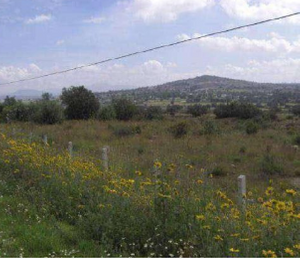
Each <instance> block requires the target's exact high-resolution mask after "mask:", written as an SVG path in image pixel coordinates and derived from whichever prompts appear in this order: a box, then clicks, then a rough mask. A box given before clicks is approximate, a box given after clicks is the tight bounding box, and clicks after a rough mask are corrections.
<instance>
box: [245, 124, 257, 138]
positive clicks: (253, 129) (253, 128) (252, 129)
mask: <svg viewBox="0 0 300 259" xmlns="http://www.w3.org/2000/svg"><path fill="white" fill-rule="evenodd" d="M258 129H259V126H258V124H257V123H255V122H254V121H249V122H248V123H247V124H246V133H247V134H248V135H252V134H256V133H257V132H258Z"/></svg>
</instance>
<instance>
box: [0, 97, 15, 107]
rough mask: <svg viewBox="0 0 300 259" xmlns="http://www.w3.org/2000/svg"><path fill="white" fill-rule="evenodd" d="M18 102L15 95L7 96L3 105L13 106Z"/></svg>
mask: <svg viewBox="0 0 300 259" xmlns="http://www.w3.org/2000/svg"><path fill="white" fill-rule="evenodd" d="M17 102H18V101H17V100H16V98H15V97H9V96H6V97H5V99H4V102H3V105H4V106H13V105H16V104H17Z"/></svg>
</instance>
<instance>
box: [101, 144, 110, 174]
mask: <svg viewBox="0 0 300 259" xmlns="http://www.w3.org/2000/svg"><path fill="white" fill-rule="evenodd" d="M108 151H109V147H103V148H102V163H103V167H104V170H105V171H108Z"/></svg>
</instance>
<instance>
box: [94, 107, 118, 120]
mask: <svg viewBox="0 0 300 259" xmlns="http://www.w3.org/2000/svg"><path fill="white" fill-rule="evenodd" d="M98 118H99V120H103V121H108V120H114V119H115V118H116V111H115V109H114V107H113V106H112V105H107V106H104V107H102V108H101V109H100V111H99V115H98Z"/></svg>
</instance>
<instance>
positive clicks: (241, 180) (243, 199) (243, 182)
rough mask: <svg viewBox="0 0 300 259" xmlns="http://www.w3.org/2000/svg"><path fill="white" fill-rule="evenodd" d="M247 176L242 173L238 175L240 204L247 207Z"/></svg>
mask: <svg viewBox="0 0 300 259" xmlns="http://www.w3.org/2000/svg"><path fill="white" fill-rule="evenodd" d="M246 193H247V190H246V176H245V175H240V176H239V177H238V200H239V204H240V205H241V206H243V207H244V208H245V205H246Z"/></svg>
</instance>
